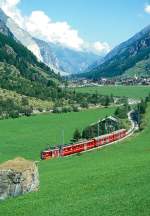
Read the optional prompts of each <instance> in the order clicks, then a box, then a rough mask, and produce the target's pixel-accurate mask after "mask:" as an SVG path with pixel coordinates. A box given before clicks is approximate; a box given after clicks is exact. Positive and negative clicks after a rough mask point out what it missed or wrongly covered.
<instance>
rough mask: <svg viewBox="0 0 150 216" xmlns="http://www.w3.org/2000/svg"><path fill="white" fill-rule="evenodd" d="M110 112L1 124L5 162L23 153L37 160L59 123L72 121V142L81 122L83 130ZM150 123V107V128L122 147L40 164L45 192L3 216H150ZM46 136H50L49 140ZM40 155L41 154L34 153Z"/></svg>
mask: <svg viewBox="0 0 150 216" xmlns="http://www.w3.org/2000/svg"><path fill="white" fill-rule="evenodd" d="M107 111H109V112H111V110H108V109H105V110H103V111H102V110H101V111H96V110H93V111H91V110H90V111H87V112H85V113H82V115H81V113H74V114H68V116H67V115H66V114H64V115H60V116H59V115H58V116H38V117H32V118H29V119H28V118H22V119H17V120H13V121H11V120H8V121H1V122H0V148H1V150H0V152H1V153H2V154H3V155H1V161H3V160H5V159H7V158H10V157H14V156H15V155H18V154H20V155H23V156H26V157H27V158H32V157H33V158H35V159H36V158H37V150H36V149H38V148H41V146H40V147H39V145H41V144H40V143H42V145H43V142H45V139H47V141H48V140H50V137H51V135H50V133H52V131H53V133H55V132H54V131H55V130H58V129H57V125H56V123H57V122H58V119H59V117H60V120H59V121H60V122H61V123H60V125H61V124H62V122H66V121H67V122H66V123H65V124H66V127H67V126H69V127H68V128H69V131H70V132H69V131H68V135H67V136H68V138H69V136H70V135H69V134H71V133H72V129H71V128H73V127H76V125H77V118H78V121H80V126H81V125H82V126H83V125H84V124H87V123H88V122H92V121H93V120H96V119H97V118H98V117H99V116H100V115H101V114H102V112H104V113H105V112H107ZM104 113H103V114H104ZM105 114H106V113H105ZM69 115H70V116H69ZM90 115H92V116H90ZM81 116H82V121H81ZM34 118H35V119H34ZM40 118H41V119H40ZM69 118H71V119H72V121H73V122H72V123H69V122H71V120H69ZM47 119H48V120H47ZM149 119H150V107H149V108H148V112H147V114H146V116H145V124H146V125H147V127H146V129H145V130H143V131H142V132H141V133H140V134H136V135H135V136H134V137H132V138H130V139H128V140H126V141H124V142H122V143H119V144H116V145H113V146H109V147H107V148H103V149H101V150H95V151H92V152H88V153H85V154H82V155H81V156H73V157H68V158H64V159H56V160H51V161H42V162H41V163H40V164H39V170H40V181H41V184H40V185H41V187H40V191H39V192H37V193H31V194H28V195H25V196H21V197H18V198H15V199H10V200H6V201H5V202H2V203H0V215H2V216H20V215H22V216H37V215H40V216H70V215H72V216H100V215H103V216H148V215H150V196H149V191H150V168H149V164H150V141H149V140H150V121H149ZM31 120H32V121H31ZM49 122H51V124H49ZM52 123H53V124H55V130H53V129H52V128H51V127H52ZM73 124H74V126H73ZM78 125H79V122H78ZM48 127H49V128H48ZM37 128H38V130H39V131H37ZM6 129H7V130H6ZM31 130H32V131H31ZM58 131H59V130H58ZM49 132H50V133H49ZM43 133H44V134H43ZM34 134H35V135H34ZM55 134H57V133H55ZM45 135H47V136H48V137H44V136H45ZM7 136H8V137H7ZM52 137H53V135H52ZM68 138H67V137H66V139H68ZM53 139H54V138H53ZM57 139H58V140H59V138H57ZM11 145H12V146H13V148H12V147H11ZM22 145H23V146H22ZM9 148H10V149H9ZM29 150H30V151H29ZM34 150H36V153H33V151H34ZM22 151H25V152H22ZM4 154H6V155H5V156H4Z"/></svg>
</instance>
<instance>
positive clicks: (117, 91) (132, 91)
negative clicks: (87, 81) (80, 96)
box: [76, 86, 150, 99]
mask: <svg viewBox="0 0 150 216" xmlns="http://www.w3.org/2000/svg"><path fill="white" fill-rule="evenodd" d="M76 91H77V92H82V93H96V92H97V93H99V94H101V95H111V94H113V95H114V96H119V97H123V96H126V97H130V98H135V99H140V98H145V97H146V96H147V95H148V94H149V93H150V87H149V86H98V87H80V88H76Z"/></svg>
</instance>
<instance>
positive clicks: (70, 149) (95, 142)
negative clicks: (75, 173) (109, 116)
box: [41, 129, 127, 160]
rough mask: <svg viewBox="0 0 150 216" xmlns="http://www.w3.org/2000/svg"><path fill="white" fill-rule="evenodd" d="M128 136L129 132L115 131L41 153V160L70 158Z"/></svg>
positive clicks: (123, 130)
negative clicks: (61, 157) (60, 157)
mask: <svg viewBox="0 0 150 216" xmlns="http://www.w3.org/2000/svg"><path fill="white" fill-rule="evenodd" d="M126 135H127V131H126V130H125V129H121V130H118V131H115V132H113V133H111V134H107V135H102V136H99V137H96V138H94V139H91V140H87V141H84V142H81V143H77V144H73V145H70V146H64V147H63V148H62V149H61V150H60V149H59V148H55V149H53V150H46V151H43V152H42V153H41V159H43V160H48V159H51V158H56V157H59V156H63V157H65V156H69V155H72V154H76V153H80V152H83V151H86V150H90V149H93V148H96V147H98V146H102V145H106V144H108V143H112V142H114V141H117V140H119V139H121V138H123V137H125V136H126Z"/></svg>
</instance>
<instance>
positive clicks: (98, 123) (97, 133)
mask: <svg viewBox="0 0 150 216" xmlns="http://www.w3.org/2000/svg"><path fill="white" fill-rule="evenodd" d="M99 123H100V121H98V122H97V135H98V137H99Z"/></svg>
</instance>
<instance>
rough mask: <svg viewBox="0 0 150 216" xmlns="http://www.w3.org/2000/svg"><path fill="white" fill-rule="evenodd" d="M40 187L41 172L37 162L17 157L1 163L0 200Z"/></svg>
mask: <svg viewBox="0 0 150 216" xmlns="http://www.w3.org/2000/svg"><path fill="white" fill-rule="evenodd" d="M38 188H39V173H38V167H37V165H36V163H35V162H32V161H27V160H25V159H23V158H16V159H15V160H12V161H8V162H6V163H4V164H2V165H0V200H4V199H6V198H8V197H16V196H19V195H22V194H25V193H29V192H32V191H37V190H38Z"/></svg>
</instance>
